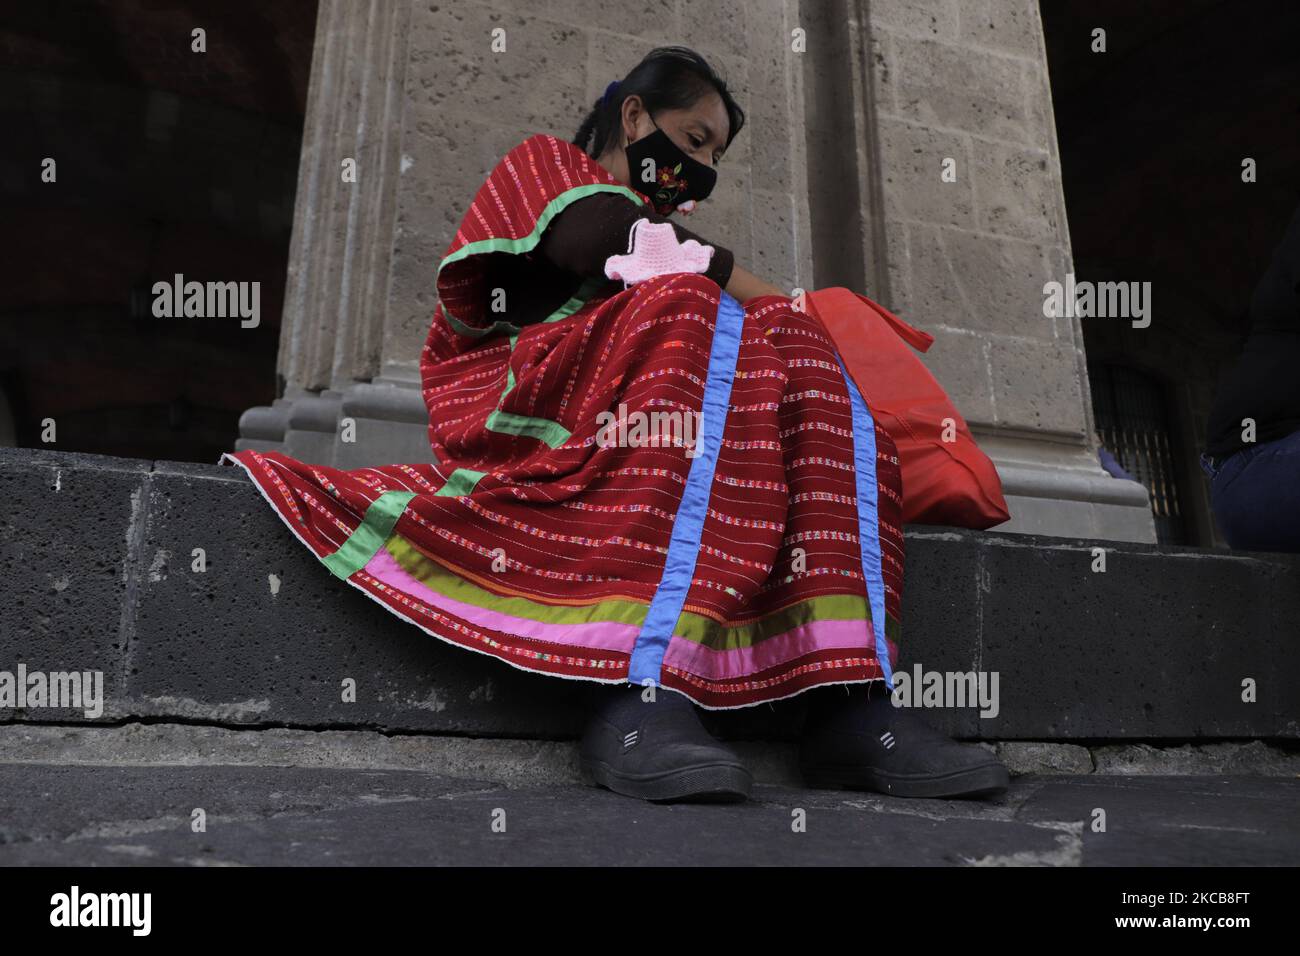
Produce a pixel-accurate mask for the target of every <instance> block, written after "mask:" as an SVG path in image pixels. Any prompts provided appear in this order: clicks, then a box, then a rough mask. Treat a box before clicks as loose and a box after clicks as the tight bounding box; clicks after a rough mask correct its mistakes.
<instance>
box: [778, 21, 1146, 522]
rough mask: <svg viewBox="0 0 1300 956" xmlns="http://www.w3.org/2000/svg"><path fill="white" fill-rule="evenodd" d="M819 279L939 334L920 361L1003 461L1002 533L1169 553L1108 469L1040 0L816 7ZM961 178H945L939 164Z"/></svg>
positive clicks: (813, 168) (809, 60)
mask: <svg viewBox="0 0 1300 956" xmlns="http://www.w3.org/2000/svg"><path fill="white" fill-rule="evenodd" d="M803 14H804V18H805V23H806V26H807V29H808V31H809V53H808V54H807V55H806V56H805V62H804V74H805V86H806V89H807V90H808V94H809V98H808V101H807V109H808V126H807V137H808V157H809V176H808V178H809V180H810V182H811V183H812V184H813V186H812V215H813V236H812V242H813V255H814V278H815V281H816V284H817V285H819V286H828V285H845V286H849V287H851V288H855V289H859V290H860V291H863V292H865V293H866V294H868V295H870V296H871V297H872V298H874V299H876V300H878V301H880V302H881V303H882V304H885V305H886V306H888V307H889V308H890V309H891V310H893V311H895V312H896V313H897V314H899V315H900V316H902V317H903V318H905V319H906V320H908V321H909V322H911V323H913V324H915V325H916V326H918V327H920V328H923V329H925V330H926V331H928V332H930V333H931V334H932V335H934V337H935V343H934V345H933V347H932V348H931V351H930V352H929V353H926V354H925V355H924V356H923V361H925V363H926V364H927V366H928V367H929V368H930V369H931V371H932V372H933V373H934V375H935V377H936V378H938V380H939V381H940V383H941V384H942V385H943V386H944V388H945V389H946V390H947V391H948V393H949V394H950V395H951V396H952V398H953V400H954V402H955V403H956V405H957V407H958V409H959V410H960V411H961V413H962V415H963V416H964V417H965V418H966V420H967V421H968V423H969V424H970V426H971V429H972V431H973V432H974V434H975V436H976V438H977V439H978V441H979V443H980V446H981V447H982V448H983V449H984V450H985V452H987V453H988V454H989V456H990V457H991V458H992V459H993V460H994V462H995V463H996V464H997V467H998V471H999V474H1000V475H1001V477H1002V482H1003V490H1004V492H1005V493H1006V496H1007V501H1008V504H1009V506H1010V508H1011V511H1012V520H1011V521H1010V522H1008V523H1007V524H1004V525H1001V526H999V528H998V529H997V530H1000V531H1020V532H1029V533H1037V534H1051V535H1062V536H1081V537H1096V538H1110V539H1116V540H1130V541H1146V542H1151V541H1154V540H1155V533H1154V525H1153V521H1152V517H1151V512H1150V508H1149V505H1148V501H1147V494H1146V490H1145V489H1144V488H1143V487H1142V486H1141V485H1140V484H1137V483H1136V482H1128V481H1122V480H1118V479H1115V478H1112V477H1110V476H1109V475H1108V474H1107V473H1106V472H1104V471H1103V470H1102V469H1101V467H1100V464H1099V463H1098V460H1097V448H1096V440H1095V438H1094V435H1093V416H1092V406H1091V400H1090V397H1089V389H1088V379H1087V370H1086V364H1085V357H1084V351H1083V334H1082V330H1081V328H1080V325H1079V320H1078V319H1077V318H1049V317H1046V316H1044V314H1043V301H1044V295H1043V285H1044V283H1046V282H1048V281H1052V280H1055V281H1059V282H1062V283H1064V281H1065V277H1066V274H1067V273H1068V272H1070V271H1072V267H1071V255H1070V239H1069V232H1068V228H1067V224H1066V217H1065V205H1064V199H1063V193H1062V180H1061V169H1060V156H1059V153H1058V148H1057V140H1056V131H1055V124H1054V119H1053V115H1052V101H1051V95H1050V90H1049V84H1048V75H1047V58H1046V53H1045V51H1044V46H1043V37H1042V24H1041V22H1040V19H1039V13H1038V4H1037V2H1036V0H960V2H959V0H908V2H906V3H900V2H883V0H826V2H825V3H816V4H813V3H805V4H804V5H803ZM949 160H950V161H951V164H950V165H951V166H952V168H953V169H954V170H955V173H956V178H955V181H953V182H945V181H944V180H943V179H942V178H941V173H942V171H943V168H944V164H945V161H949Z"/></svg>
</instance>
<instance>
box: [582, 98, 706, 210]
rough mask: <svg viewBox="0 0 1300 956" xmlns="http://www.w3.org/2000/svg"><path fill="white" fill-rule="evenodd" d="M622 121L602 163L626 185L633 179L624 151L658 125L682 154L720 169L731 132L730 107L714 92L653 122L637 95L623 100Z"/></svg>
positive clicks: (659, 114)
mask: <svg viewBox="0 0 1300 956" xmlns="http://www.w3.org/2000/svg"><path fill="white" fill-rule="evenodd" d="M621 119H622V123H621V125H620V128H619V134H620V135H619V142H618V143H617V144H611V148H610V149H608V150H606V152H605V155H604V156H603V157H601V160H600V163H601V165H603V166H604V167H605V168H606V169H608V170H609V171H610V173H611V174H612V175H613V176H614V178H615V179H617V180H618V181H619V182H620V183H622V184H623V185H625V186H630V185H632V177H631V175H630V174H629V172H628V168H627V154H626V153H624V152H623V150H624V148H625V147H626V146H627V144H628V143H632V142H635V141H636V140H638V139H640V138H641V137H642V136H649V135H650V134H651V133H653V132H654V131H655V124H656V123H657V124H658V125H659V128H660V129H662V130H663V131H664V133H666V134H667V135H668V138H669V139H671V140H672V141H673V142H674V143H676V144H677V147H678V148H679V149H680V150H681V151H682V152H684V153H686V154H687V155H688V156H690V157H691V158H692V159H694V160H696V161H698V162H701V163H703V164H704V165H706V166H717V164H718V160H720V159H721V158H722V153H723V150H724V149H725V148H726V145H727V134H728V132H729V131H730V129H731V121H730V119H729V118H728V116H727V107H726V106H725V105H724V104H723V102H722V97H721V96H719V95H718V94H717V92H716V91H714V90H710V91H709V92H708V93H707V94H705V95H704V96H701V97H700V98H699V99H698V100H696V101H695V103H694V104H692V105H691V106H690V107H688V108H686V109H677V110H663V111H661V112H659V113H656V114H655V116H654V119H653V121H652V120H651V118H650V114H649V113H648V112H647V111H646V108H645V106H644V105H643V104H642V102H641V97H639V96H636V95H635V94H634V95H632V96H629V97H628V98H627V99H625V100H624V101H623V110H622V114H621Z"/></svg>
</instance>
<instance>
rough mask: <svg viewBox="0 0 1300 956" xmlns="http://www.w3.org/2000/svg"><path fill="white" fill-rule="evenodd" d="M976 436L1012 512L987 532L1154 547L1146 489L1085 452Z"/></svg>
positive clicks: (1057, 445)
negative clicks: (1005, 520)
mask: <svg viewBox="0 0 1300 956" xmlns="http://www.w3.org/2000/svg"><path fill="white" fill-rule="evenodd" d="M975 438H976V441H978V442H979V446H980V448H981V449H982V450H983V451H984V453H985V454H986V455H988V456H989V457H990V458H991V459H993V463H994V464H995V465H996V466H997V469H998V475H999V476H1000V477H1001V478H1002V493H1003V494H1004V495H1005V496H1006V499H1007V508H1008V509H1009V510H1010V511H1011V520H1010V521H1008V522H1006V523H1004V524H1000V525H997V526H996V527H993V528H990V529H989V530H990V531H1007V532H1013V533H1019V534H1045V535H1052V536H1055V537H1061V538H1100V539H1102V540H1108V541H1135V542H1140V543H1143V544H1154V543H1155V541H1156V531H1155V521H1154V519H1153V518H1152V515H1151V503H1150V500H1149V498H1148V495H1147V490H1146V487H1145V486H1143V485H1142V484H1141V483H1139V482H1136V481H1126V480H1124V479H1122V478H1115V477H1112V476H1111V475H1110V474H1108V473H1107V472H1106V471H1104V470H1103V469H1102V467H1101V463H1100V462H1099V461H1098V460H1097V457H1096V455H1095V454H1093V453H1091V452H1089V451H1088V449H1086V448H1082V447H1080V446H1078V445H1068V444H1063V443H1056V442H1050V441H1044V440H1043V439H1042V438H1033V439H1026V438H1013V437H1007V436H1005V435H997V434H979V433H976V434H975ZM904 493H906V489H904Z"/></svg>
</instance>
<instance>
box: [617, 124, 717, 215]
mask: <svg viewBox="0 0 1300 956" xmlns="http://www.w3.org/2000/svg"><path fill="white" fill-rule="evenodd" d="M650 122H651V123H654V127H655V131H654V132H653V133H651V134H650V135H648V136H642V137H641V138H640V139H638V140H637V141H636V142H635V143H628V145H627V146H626V148H625V150H624V151H625V152H626V153H627V170H628V175H629V176H630V177H631V179H632V188H633V189H635V190H637V191H638V192H640V193H643V194H645V195H646V196H649V197H650V201H651V202H652V203H654V207H655V211H656V212H658V213H659V214H660V215H661V216H666V215H668V214H669V213H670V212H672V211H673V210H674V209H676V208H677V206H678V205H680V204H681V203H684V202H686V201H687V200H690V199H693V200H695V201H696V202H699V201H700V200H702V199H707V198H708V196H709V193H711V192H713V187H714V185H715V184H716V183H717V181H718V173H717V171H716V170H714V169H713V168H712V167H710V166H706V165H704V164H703V163H701V162H699V161H698V160H695V159H692V158H691V157H690V156H688V155H686V153H684V152H682V150H681V148H680V147H679V146H678V145H677V144H676V143H674V142H673V141H672V139H670V138H669V136H668V134H667V133H665V132H664V131H663V130H662V129H660V128H659V124H658V123H655V121H654V117H653V116H652V117H650ZM647 160H649V162H647ZM646 177H649V178H650V181H649V182H647V181H646Z"/></svg>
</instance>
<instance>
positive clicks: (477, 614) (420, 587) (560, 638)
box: [365, 548, 641, 654]
mask: <svg viewBox="0 0 1300 956" xmlns="http://www.w3.org/2000/svg"><path fill="white" fill-rule="evenodd" d="M365 570H366V573H367V574H369V575H370V576H371V577H375V578H378V579H379V580H381V581H383V582H384V583H385V584H387V585H389V586H390V587H394V588H397V590H399V591H402V592H403V593H405V594H409V595H410V596H411V597H414V598H418V599H419V600H421V601H423V602H424V603H426V604H429V605H432V606H433V607H436V608H438V609H439V610H441V611H447V612H449V613H451V614H455V615H456V616H457V617H459V618H462V619H463V620H466V621H468V622H469V623H471V624H476V625H478V626H479V627H486V628H490V629H492V630H494V631H501V632H503V633H505V634H516V635H518V636H520V637H531V638H534V639H536V640H539V641H549V642H550V643H552V644H564V645H568V646H571V647H575V648H580V649H589V648H599V649H601V650H606V651H622V652H624V653H627V654H630V653H632V647H633V645H635V644H636V637H637V634H639V633H640V632H641V628H640V626H639V625H636V624H619V623H617V622H615V621H592V622H591V623H589V624H546V623H543V622H541V621H530V620H528V618H524V617H515V616H514V615H513V614H506V613H504V612H503V611H491V610H488V609H487V608H482V607H478V606H477V605H474V604H466V603H465V602H464V601H457V600H456V599H455V598H449V597H447V596H446V595H444V594H439V593H438V592H437V591H435V590H433V589H432V588H431V587H429V586H428V585H427V584H424V583H423V582H421V581H419V580H417V579H416V578H413V577H411V575H410V573H409V572H408V571H407V570H406V569H405V568H403V567H402V566H401V565H400V564H398V563H397V559H396V558H394V557H393V556H392V555H391V554H389V553H388V549H387V548H380V549H379V550H378V551H376V552H375V556H374V557H373V558H371V559H370V561H369V563H367V564H366V568H365Z"/></svg>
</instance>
